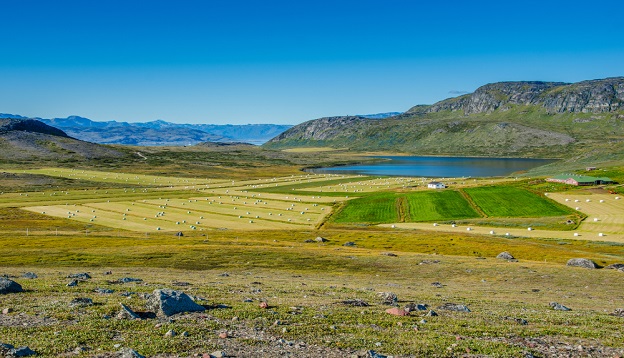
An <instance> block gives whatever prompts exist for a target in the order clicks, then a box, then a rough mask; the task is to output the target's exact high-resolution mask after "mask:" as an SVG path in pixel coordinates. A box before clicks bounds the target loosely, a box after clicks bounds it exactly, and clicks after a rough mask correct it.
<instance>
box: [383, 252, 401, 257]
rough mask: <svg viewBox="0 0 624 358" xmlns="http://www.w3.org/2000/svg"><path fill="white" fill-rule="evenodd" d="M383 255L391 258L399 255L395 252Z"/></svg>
mask: <svg viewBox="0 0 624 358" xmlns="http://www.w3.org/2000/svg"><path fill="white" fill-rule="evenodd" d="M381 255H383V256H390V257H397V256H398V255H397V254H395V253H393V252H382V253H381Z"/></svg>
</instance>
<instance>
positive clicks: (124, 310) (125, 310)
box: [117, 303, 141, 320]
mask: <svg viewBox="0 0 624 358" xmlns="http://www.w3.org/2000/svg"><path fill="white" fill-rule="evenodd" d="M119 305H121V310H120V311H119V313H117V319H129V320H136V319H141V316H139V315H138V314H136V312H134V311H133V310H131V309H130V307H128V306H126V305H124V304H123V303H119Z"/></svg>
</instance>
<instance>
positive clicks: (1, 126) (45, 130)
mask: <svg viewBox="0 0 624 358" xmlns="http://www.w3.org/2000/svg"><path fill="white" fill-rule="evenodd" d="M124 156H126V154H125V153H123V152H121V151H119V150H116V149H113V148H109V147H106V146H102V145H99V144H94V143H89V142H85V141H81V140H77V139H74V138H71V137H70V136H68V135H67V134H66V133H65V132H64V131H62V130H60V129H57V128H54V127H51V126H49V125H47V124H45V123H43V122H41V121H38V120H35V119H19V118H0V162H4V163H13V162H24V161H33V162H35V161H36V162H39V161H44V160H55V161H69V162H71V161H75V160H80V159H107V158H108V159H112V158H122V157H124Z"/></svg>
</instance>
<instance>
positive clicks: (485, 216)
mask: <svg viewBox="0 0 624 358" xmlns="http://www.w3.org/2000/svg"><path fill="white" fill-rule="evenodd" d="M457 191H458V192H459V193H460V194H461V196H463V197H464V199H466V201H467V202H468V204H470V206H472V207H473V208H474V209H475V211H476V212H477V214H479V215H481V217H482V218H488V217H489V216H487V214H485V212H483V210H481V208H480V207H479V206H478V205H477V203H475V202H474V200H472V197H471V196H470V195H468V193H466V192H465V191H464V189H457Z"/></svg>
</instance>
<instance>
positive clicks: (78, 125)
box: [0, 113, 292, 146]
mask: <svg viewBox="0 0 624 358" xmlns="http://www.w3.org/2000/svg"><path fill="white" fill-rule="evenodd" d="M0 118H16V119H25V118H26V117H23V116H20V115H15V114H6V113H0ZM35 119H37V120H39V121H41V122H43V123H46V124H48V125H50V126H53V127H56V128H59V129H62V130H63V131H65V132H66V133H67V134H68V135H69V136H71V137H74V138H78V139H81V140H85V141H89V142H93V143H100V144H127V145H140V146H154V145H172V146H178V145H194V144H197V143H202V142H208V141H210V142H246V143H252V144H263V143H265V142H266V141H268V140H269V139H271V138H273V137H275V136H277V135H279V134H280V133H282V132H284V131H285V130H287V129H288V128H290V127H292V125H282V124H242V125H234V124H226V125H218V124H179V123H171V122H166V121H163V120H156V121H151V122H143V123H128V122H117V121H107V122H97V121H92V120H90V119H88V118H84V117H79V116H69V117H67V118H52V119H46V118H35Z"/></svg>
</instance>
